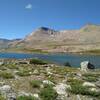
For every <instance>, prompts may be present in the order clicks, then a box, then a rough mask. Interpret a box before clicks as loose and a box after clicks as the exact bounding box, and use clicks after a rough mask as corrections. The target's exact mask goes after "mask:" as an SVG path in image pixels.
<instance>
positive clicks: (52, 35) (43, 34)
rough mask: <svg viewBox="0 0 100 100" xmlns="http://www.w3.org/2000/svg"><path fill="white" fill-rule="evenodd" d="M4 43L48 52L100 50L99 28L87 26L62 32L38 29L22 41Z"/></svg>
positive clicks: (43, 28) (91, 25) (44, 28)
mask: <svg viewBox="0 0 100 100" xmlns="http://www.w3.org/2000/svg"><path fill="white" fill-rule="evenodd" d="M0 43H1V41H0ZM5 43H7V44H9V47H10V48H12V47H13V48H26V49H41V50H46V51H50V52H78V51H85V50H91V49H100V26H98V25H93V24H88V25H85V26H84V27H82V28H81V29H79V30H62V31H55V30H52V29H49V28H46V27H40V28H38V29H37V30H36V31H34V32H32V33H31V34H29V35H27V36H26V37H25V38H24V39H22V40H15V41H8V42H6V41H5ZM0 45H2V44H0Z"/></svg>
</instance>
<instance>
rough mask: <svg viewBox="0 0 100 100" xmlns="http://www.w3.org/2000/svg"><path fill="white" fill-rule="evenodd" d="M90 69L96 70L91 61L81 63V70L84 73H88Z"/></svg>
mask: <svg viewBox="0 0 100 100" xmlns="http://www.w3.org/2000/svg"><path fill="white" fill-rule="evenodd" d="M89 69H95V66H94V65H92V64H91V63H90V62H89V61H83V62H81V70H82V71H85V72H86V71H88V70H89Z"/></svg>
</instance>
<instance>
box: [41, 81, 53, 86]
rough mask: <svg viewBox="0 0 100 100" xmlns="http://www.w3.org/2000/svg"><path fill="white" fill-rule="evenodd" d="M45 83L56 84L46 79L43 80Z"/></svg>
mask: <svg viewBox="0 0 100 100" xmlns="http://www.w3.org/2000/svg"><path fill="white" fill-rule="evenodd" d="M43 84H49V85H54V83H53V82H51V81H49V80H44V81H43Z"/></svg>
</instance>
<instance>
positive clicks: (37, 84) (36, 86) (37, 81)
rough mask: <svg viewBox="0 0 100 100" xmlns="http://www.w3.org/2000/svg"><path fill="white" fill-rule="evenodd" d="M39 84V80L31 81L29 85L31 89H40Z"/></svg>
mask: <svg viewBox="0 0 100 100" xmlns="http://www.w3.org/2000/svg"><path fill="white" fill-rule="evenodd" d="M41 83H42V82H41V81H40V80H33V81H31V82H30V84H31V86H32V87H33V88H40V85H41Z"/></svg>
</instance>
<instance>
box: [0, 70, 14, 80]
mask: <svg viewBox="0 0 100 100" xmlns="http://www.w3.org/2000/svg"><path fill="white" fill-rule="evenodd" d="M0 77H1V78H4V79H11V78H14V75H13V74H12V73H9V72H0Z"/></svg>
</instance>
